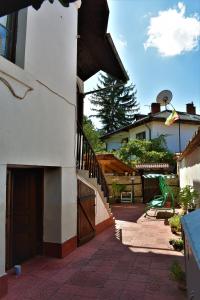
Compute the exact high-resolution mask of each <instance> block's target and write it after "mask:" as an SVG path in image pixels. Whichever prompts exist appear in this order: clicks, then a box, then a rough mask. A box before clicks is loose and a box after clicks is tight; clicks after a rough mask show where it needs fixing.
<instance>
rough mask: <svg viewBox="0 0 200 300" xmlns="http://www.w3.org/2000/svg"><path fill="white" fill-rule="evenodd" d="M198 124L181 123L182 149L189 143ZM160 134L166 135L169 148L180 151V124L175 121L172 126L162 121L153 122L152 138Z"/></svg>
mask: <svg viewBox="0 0 200 300" xmlns="http://www.w3.org/2000/svg"><path fill="white" fill-rule="evenodd" d="M197 129H198V125H190V124H181V125H180V136H181V151H183V150H184V149H185V147H186V145H187V144H188V142H189V140H190V139H191V138H192V136H193V135H194V133H195V131H197ZM160 134H165V135H166V142H167V146H168V148H169V150H171V151H172V152H179V124H178V123H174V124H173V125H171V126H166V125H165V124H164V123H161V122H153V123H152V138H156V137H158V136H159V135H160Z"/></svg>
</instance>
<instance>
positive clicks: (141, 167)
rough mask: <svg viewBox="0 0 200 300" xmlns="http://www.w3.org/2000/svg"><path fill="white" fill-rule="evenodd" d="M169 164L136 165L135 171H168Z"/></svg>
mask: <svg viewBox="0 0 200 300" xmlns="http://www.w3.org/2000/svg"><path fill="white" fill-rule="evenodd" d="M169 167H170V166H169V164H167V163H152V164H147V163H146V164H136V165H135V168H136V169H137V170H146V169H153V170H158V169H169Z"/></svg>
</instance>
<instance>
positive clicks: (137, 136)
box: [136, 131, 146, 140]
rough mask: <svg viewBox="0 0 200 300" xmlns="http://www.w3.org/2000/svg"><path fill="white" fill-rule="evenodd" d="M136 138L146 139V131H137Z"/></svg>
mask: <svg viewBox="0 0 200 300" xmlns="http://www.w3.org/2000/svg"><path fill="white" fill-rule="evenodd" d="M136 139H137V140H145V139H146V132H145V131H142V132H139V133H136Z"/></svg>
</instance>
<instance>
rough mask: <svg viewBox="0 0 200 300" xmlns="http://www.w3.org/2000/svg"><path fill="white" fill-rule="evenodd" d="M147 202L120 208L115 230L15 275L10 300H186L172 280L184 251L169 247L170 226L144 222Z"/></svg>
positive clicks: (40, 259)
mask: <svg viewBox="0 0 200 300" xmlns="http://www.w3.org/2000/svg"><path fill="white" fill-rule="evenodd" d="M143 212H144V205H143V204H134V205H130V204H123V205H122V204H115V205H113V213H114V216H115V218H116V222H115V226H113V227H110V228H109V229H107V230H105V231H104V232H103V233H101V234H99V235H97V236H96V237H95V238H94V239H93V240H91V241H90V242H88V243H87V244H85V245H83V246H81V247H79V248H77V249H76V250H75V251H74V252H72V253H71V254H70V255H68V256H67V257H66V258H64V259H62V260H59V259H54V258H47V257H37V258H35V259H33V260H31V261H28V262H26V263H24V264H23V265H22V274H21V275H20V276H19V277H16V276H15V275H13V274H10V275H9V278H8V280H9V292H8V295H7V296H6V297H5V298H4V299H5V300H15V299H23V300H30V299H37V300H39V299H42V300H46V299H49V300H51V299H52V300H66V299H67V300H71V299H73V300H78V299H81V300H84V299H87V300H88V299H99V300H100V299H104V300H106V299H112V300H113V299H120V300H129V299H130V300H131V299H136V300H141V299H144V300H160V299H162V300H183V299H186V295H185V293H184V292H183V291H181V290H179V289H178V288H177V285H176V282H174V281H172V280H171V279H170V276H169V273H170V272H169V269H170V265H171V264H172V262H173V261H174V260H178V261H179V262H180V263H181V264H184V258H183V255H182V253H180V252H175V251H174V250H173V249H172V248H171V246H170V245H169V239H170V237H171V236H172V233H171V231H170V228H169V226H166V225H164V221H163V220H160V219H155V218H149V217H147V218H144V216H143Z"/></svg>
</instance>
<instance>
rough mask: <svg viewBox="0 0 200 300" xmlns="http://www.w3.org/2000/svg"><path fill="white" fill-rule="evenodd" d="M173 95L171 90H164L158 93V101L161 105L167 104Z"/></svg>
mask: <svg viewBox="0 0 200 300" xmlns="http://www.w3.org/2000/svg"><path fill="white" fill-rule="evenodd" d="M172 97H173V95H172V92H171V91H169V90H164V91H162V92H160V93H159V94H158V96H157V97H156V102H157V103H160V105H161V106H164V105H165V106H166V105H167V104H169V103H170V102H171V100H172Z"/></svg>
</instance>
